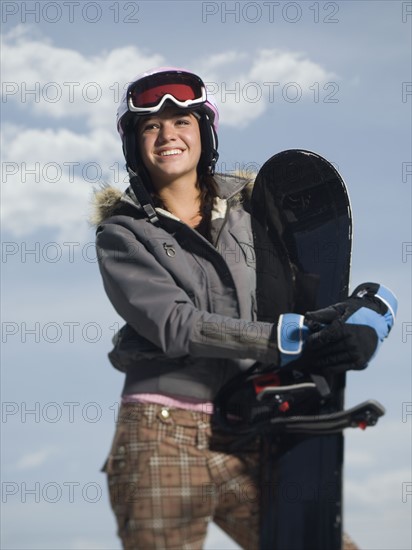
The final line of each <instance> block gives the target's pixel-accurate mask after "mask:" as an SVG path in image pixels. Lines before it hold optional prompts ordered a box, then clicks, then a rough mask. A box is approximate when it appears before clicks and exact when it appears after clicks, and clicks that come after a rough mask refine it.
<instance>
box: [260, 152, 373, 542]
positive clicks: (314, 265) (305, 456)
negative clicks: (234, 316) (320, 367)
mask: <svg viewBox="0 0 412 550" xmlns="http://www.w3.org/2000/svg"><path fill="white" fill-rule="evenodd" d="M251 203H252V217H253V219H255V220H256V221H258V223H259V224H262V225H263V226H264V228H265V230H266V233H267V235H268V236H269V239H270V241H271V242H272V244H273V245H274V246H275V247H277V248H278V249H280V250H282V251H283V254H284V255H285V257H287V259H288V263H289V265H290V266H291V275H292V277H293V280H294V284H295V294H296V296H295V312H296V313H300V314H304V313H305V312H306V311H310V310H316V309H319V308H322V307H326V306H328V305H331V304H333V303H336V302H339V301H341V300H343V299H345V298H346V297H347V296H348V291H349V274H350V264H351V241H352V216H351V207H350V201H349V196H348V192H347V189H346V186H345V183H344V181H343V179H342V178H341V176H340V175H339V173H338V171H337V170H336V169H335V168H334V166H333V165H332V164H331V163H330V162H328V161H327V160H326V159H324V158H322V157H321V156H320V155H318V154H316V153H313V152H310V151H305V150H298V149H296V150H287V151H283V152H280V153H278V154H276V155H274V156H273V157H272V158H270V159H269V160H268V161H267V162H266V163H265V164H264V165H263V166H262V168H261V169H260V170H259V173H258V175H257V177H256V181H255V185H254V190H253V194H252V199H251ZM256 244H258V243H256ZM256 250H257V252H256V254H257V258H256V262H257V277H258V280H257V289H258V290H259V289H260V288H264V285H265V281H264V278H265V262H266V260H267V259H266V258H265V257H264V250H263V251H261V252H259V250H261V249H260V248H259V246H257V247H256ZM259 278H262V280H261V281H260V280H259ZM257 301H258V313H259V318H260V319H263V320H267V319H268V316H269V315H270V313H269V312H268V311H267V304H268V303H270V300H269V301H268V300H266V298H265V296H264V294H263V295H260V294H259V292H258V294H257ZM281 376H282V377H283V378H285V377H286V380H285V379H281V380H280V381H279V382H278V385H279V386H280V387H281V386H284V387H285V384H286V386H287V387H293V386H295V387H297V386H302V387H303V390H302V391H301V392H300V394H299V392H296V391H295V392H294V394H293V395H294V397H293V398H292V399H290V397H288V396H287V393H286V397H285V396H284V395H282V393H281V392H279V391H277V390H276V384H274V385H273V384H272V388H270V384H269V393H270V392H271V391H272V393H274V394H275V395H276V396H277V403H278V405H279V409H280V410H281V411H282V406H283V410H284V411H285V412H284V414H285V415H286V418H287V417H288V413H287V412H286V410H285V409H287V408H289V407H290V405H291V403H292V405H293V406H292V411H291V413H289V415H291V416H290V422H289V428H290V426H292V429H287V428H286V426H287V425H285V427H284V429H283V430H282V429H279V430H276V429H273V430H271V429H268V430H267V431H266V434H265V435H264V436H263V438H262V441H263V443H262V454H263V456H264V458H263V460H262V474H261V475H262V477H261V550H269V549H277V550H340V549H341V547H342V466H343V451H344V441H343V435H342V430H341V429H340V430H339V429H338V430H333V429H330V430H329V431H328V430H326V431H325V433H322V434H321V435H317V433H320V432H317V431H316V429H315V430H314V431H313V433H310V431H308V430H305V429H302V430H299V429H295V430H294V429H293V424H294V423H295V424H296V423H299V415H303V414H305V415H310V418H312V420H313V421H314V422H315V423H316V420H319V419H320V418H321V417H322V418H325V419H329V418H334V417H336V416H339V415H340V414H342V413H341V411H342V410H343V405H344V390H345V375H344V374H340V375H338V376H329V377H326V379H325V380H322V379H321V380H319V377H318V379H315V378H314V377H312V378H309V379H308V376H307V374H304V373H301V372H300V371H299V369H297V370H295V371H293V370H292V371H287V374H286V373H285V374H282V375H281ZM259 383H261V382H259ZM311 384H312V394H311V392H310V391H309V389H310V388H309V386H310V385H311ZM322 384H323V385H322ZM254 385H255V390H256V380H255V381H254ZM273 388H274V389H273ZM260 391H265V384H264V383H263V387H262V388H260ZM266 391H267V389H266ZM261 397H262V399H261V403H262V405H263V404H264V403H265V398H264V396H261ZM269 397H270V395H269ZM267 402H268V403H270V404H271V405H272V406H273V402H271V401H267ZM284 403H287V407H285V406H284ZM369 405H371V404H370V403H369ZM377 405H378V406H377V409H378V410H377V411H375V412H376V416H379V415H380V414H381V412H382V411H380V410H379V404H377ZM366 408H368V407H366ZM368 411H369V412H368V413H367V415H368V414H369V413H370V409H368ZM363 412H365V410H364V411H363ZM297 415H298V416H297ZM361 416H362V414H361V415H360V417H361ZM360 417H359V418H360ZM346 418H347V415H346ZM277 421H279V422H282V418H280V419H277V418H275V419H273V420H272V427H273V428H275V426H273V424H274V423H276V422H277ZM283 421H284V419H283ZM351 422H352V424H351ZM372 423H373V422H372ZM349 425H353V419H349ZM279 428H281V426H280V427H279Z"/></svg>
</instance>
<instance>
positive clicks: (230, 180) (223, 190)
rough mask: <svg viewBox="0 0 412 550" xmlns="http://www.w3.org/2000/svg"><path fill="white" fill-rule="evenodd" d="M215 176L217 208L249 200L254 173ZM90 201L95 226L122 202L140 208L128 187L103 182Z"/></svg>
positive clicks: (92, 221) (108, 216) (112, 212)
mask: <svg viewBox="0 0 412 550" xmlns="http://www.w3.org/2000/svg"><path fill="white" fill-rule="evenodd" d="M215 178H216V181H217V183H218V187H219V192H218V197H217V199H216V205H215V207H216V208H217V209H221V208H222V207H223V206H224V205H225V204H226V202H227V201H228V200H230V201H231V204H236V203H240V202H241V201H249V200H250V196H251V194H252V190H253V184H254V178H255V174H250V173H235V174H233V175H228V174H216V175H215ZM91 202H92V205H91V206H92V212H91V216H90V223H91V224H92V225H93V226H96V227H97V226H98V225H99V224H101V223H102V222H103V221H104V220H106V219H107V218H110V216H112V215H113V214H114V212H115V211H116V210H117V209H118V208H119V207H120V206H121V204H122V203H124V204H128V205H130V206H133V207H134V208H136V209H137V210H142V208H141V206H140V203H139V201H138V200H137V198H136V196H135V194H134V193H133V191H132V189H131V188H130V187H128V188H127V189H126V191H124V192H123V191H121V190H120V189H118V188H116V187H112V186H111V185H109V184H104V185H102V186H101V187H100V188H99V189H96V190H95V192H94V194H93V197H92V201H91Z"/></svg>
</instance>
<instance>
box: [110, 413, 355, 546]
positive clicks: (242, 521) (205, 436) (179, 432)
mask: <svg viewBox="0 0 412 550" xmlns="http://www.w3.org/2000/svg"><path fill="white" fill-rule="evenodd" d="M230 441H233V439H230V438H229V437H228V436H227V435H225V434H218V433H216V432H215V431H213V432H212V428H211V423H210V415H209V414H206V413H205V414H204V413H200V412H192V411H186V410H182V409H169V408H167V407H163V406H161V405H155V404H141V403H127V404H124V405H122V406H121V409H120V412H119V418H118V423H117V429H116V433H115V436H114V440H113V444H112V448H111V451H110V454H109V457H108V460H107V461H106V464H105V466H104V468H103V470H104V471H105V472H106V473H107V475H108V483H109V493H110V502H111V506H112V508H113V511H114V513H115V516H116V519H117V524H118V535H119V537H120V539H121V541H122V544H123V548H124V549H125V550H201V548H202V547H203V544H204V540H205V537H206V533H207V527H208V524H209V523H210V522H211V521H214V522H215V523H216V524H217V525H219V527H220V528H221V529H223V530H224V531H225V532H226V533H227V534H228V535H229V536H230V537H231V538H232V539H233V540H234V541H236V543H237V544H238V545H239V546H241V547H242V548H244V549H246V550H258V547H259V541H258V536H259V494H258V482H259V467H258V464H259V462H258V457H259V455H258V448H259V447H258V444H257V443H256V444H254V445H252V446H251V448H250V449H247V450H245V451H242V452H238V453H236V454H233V453H228V451H227V448H228V443H229V442H230ZM351 544H352V543H351V541H350V540H349V539H347V540H346V541H345V543H344V548H345V550H356V546H354V545H353V546H352V545H351Z"/></svg>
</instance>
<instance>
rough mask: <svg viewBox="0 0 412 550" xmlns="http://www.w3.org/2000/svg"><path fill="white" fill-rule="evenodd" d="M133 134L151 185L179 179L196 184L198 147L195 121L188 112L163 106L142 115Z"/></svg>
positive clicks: (158, 185) (199, 142) (199, 149)
mask: <svg viewBox="0 0 412 550" xmlns="http://www.w3.org/2000/svg"><path fill="white" fill-rule="evenodd" d="M137 135H138V146H139V149H140V155H141V158H142V160H143V163H144V165H145V167H146V168H147V170H148V172H149V174H150V177H151V180H152V183H153V185H154V186H155V188H157V189H159V188H160V187H163V186H164V185H168V184H170V183H172V182H173V181H175V180H182V179H184V180H185V181H187V183H190V184H192V185H195V184H196V182H197V165H198V163H199V159H200V154H201V150H202V147H201V140H200V130H199V124H198V121H197V119H196V117H195V116H194V115H193V114H192V113H190V112H188V111H183V110H181V109H176V108H173V107H171V108H167V109H164V110H163V111H161V112H160V113H156V114H155V115H152V116H149V117H144V118H142V119H141V120H140V121H139V124H138V125H137Z"/></svg>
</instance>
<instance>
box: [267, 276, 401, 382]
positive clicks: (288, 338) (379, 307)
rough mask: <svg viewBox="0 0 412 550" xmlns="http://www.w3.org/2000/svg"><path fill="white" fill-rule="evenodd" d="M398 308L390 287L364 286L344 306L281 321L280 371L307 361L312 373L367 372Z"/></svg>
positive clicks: (336, 306) (339, 304)
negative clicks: (315, 370)
mask: <svg viewBox="0 0 412 550" xmlns="http://www.w3.org/2000/svg"><path fill="white" fill-rule="evenodd" d="M397 304H398V303H397V299H396V297H395V295H394V294H393V293H392V292H391V291H390V290H389V289H388V288H386V287H385V286H383V285H379V284H376V283H363V284H361V285H359V286H358V287H357V288H356V289H355V290H354V292H353V293H352V295H351V296H350V297H349V298H348V299H347V300H345V301H344V302H340V303H338V304H335V305H332V306H330V307H327V308H325V309H320V310H318V311H311V312H307V313H306V314H305V316H302V315H296V314H287V315H283V316H281V317H280V319H279V324H278V346H279V350H280V356H281V363H280V365H281V366H284V365H286V364H288V363H289V362H291V361H296V360H297V359H300V358H302V359H304V362H305V363H307V364H308V366H309V368H313V369H324V368H332V369H333V371H334V372H344V371H346V370H360V369H364V368H365V367H366V366H367V365H368V363H369V361H370V360H371V359H372V357H373V356H374V355H375V353H376V352H377V350H378V348H379V346H380V344H381V343H382V341H383V340H384V339H385V338H386V337H387V336H388V334H389V332H390V330H391V328H392V326H393V323H394V321H395V316H396V311H397Z"/></svg>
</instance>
